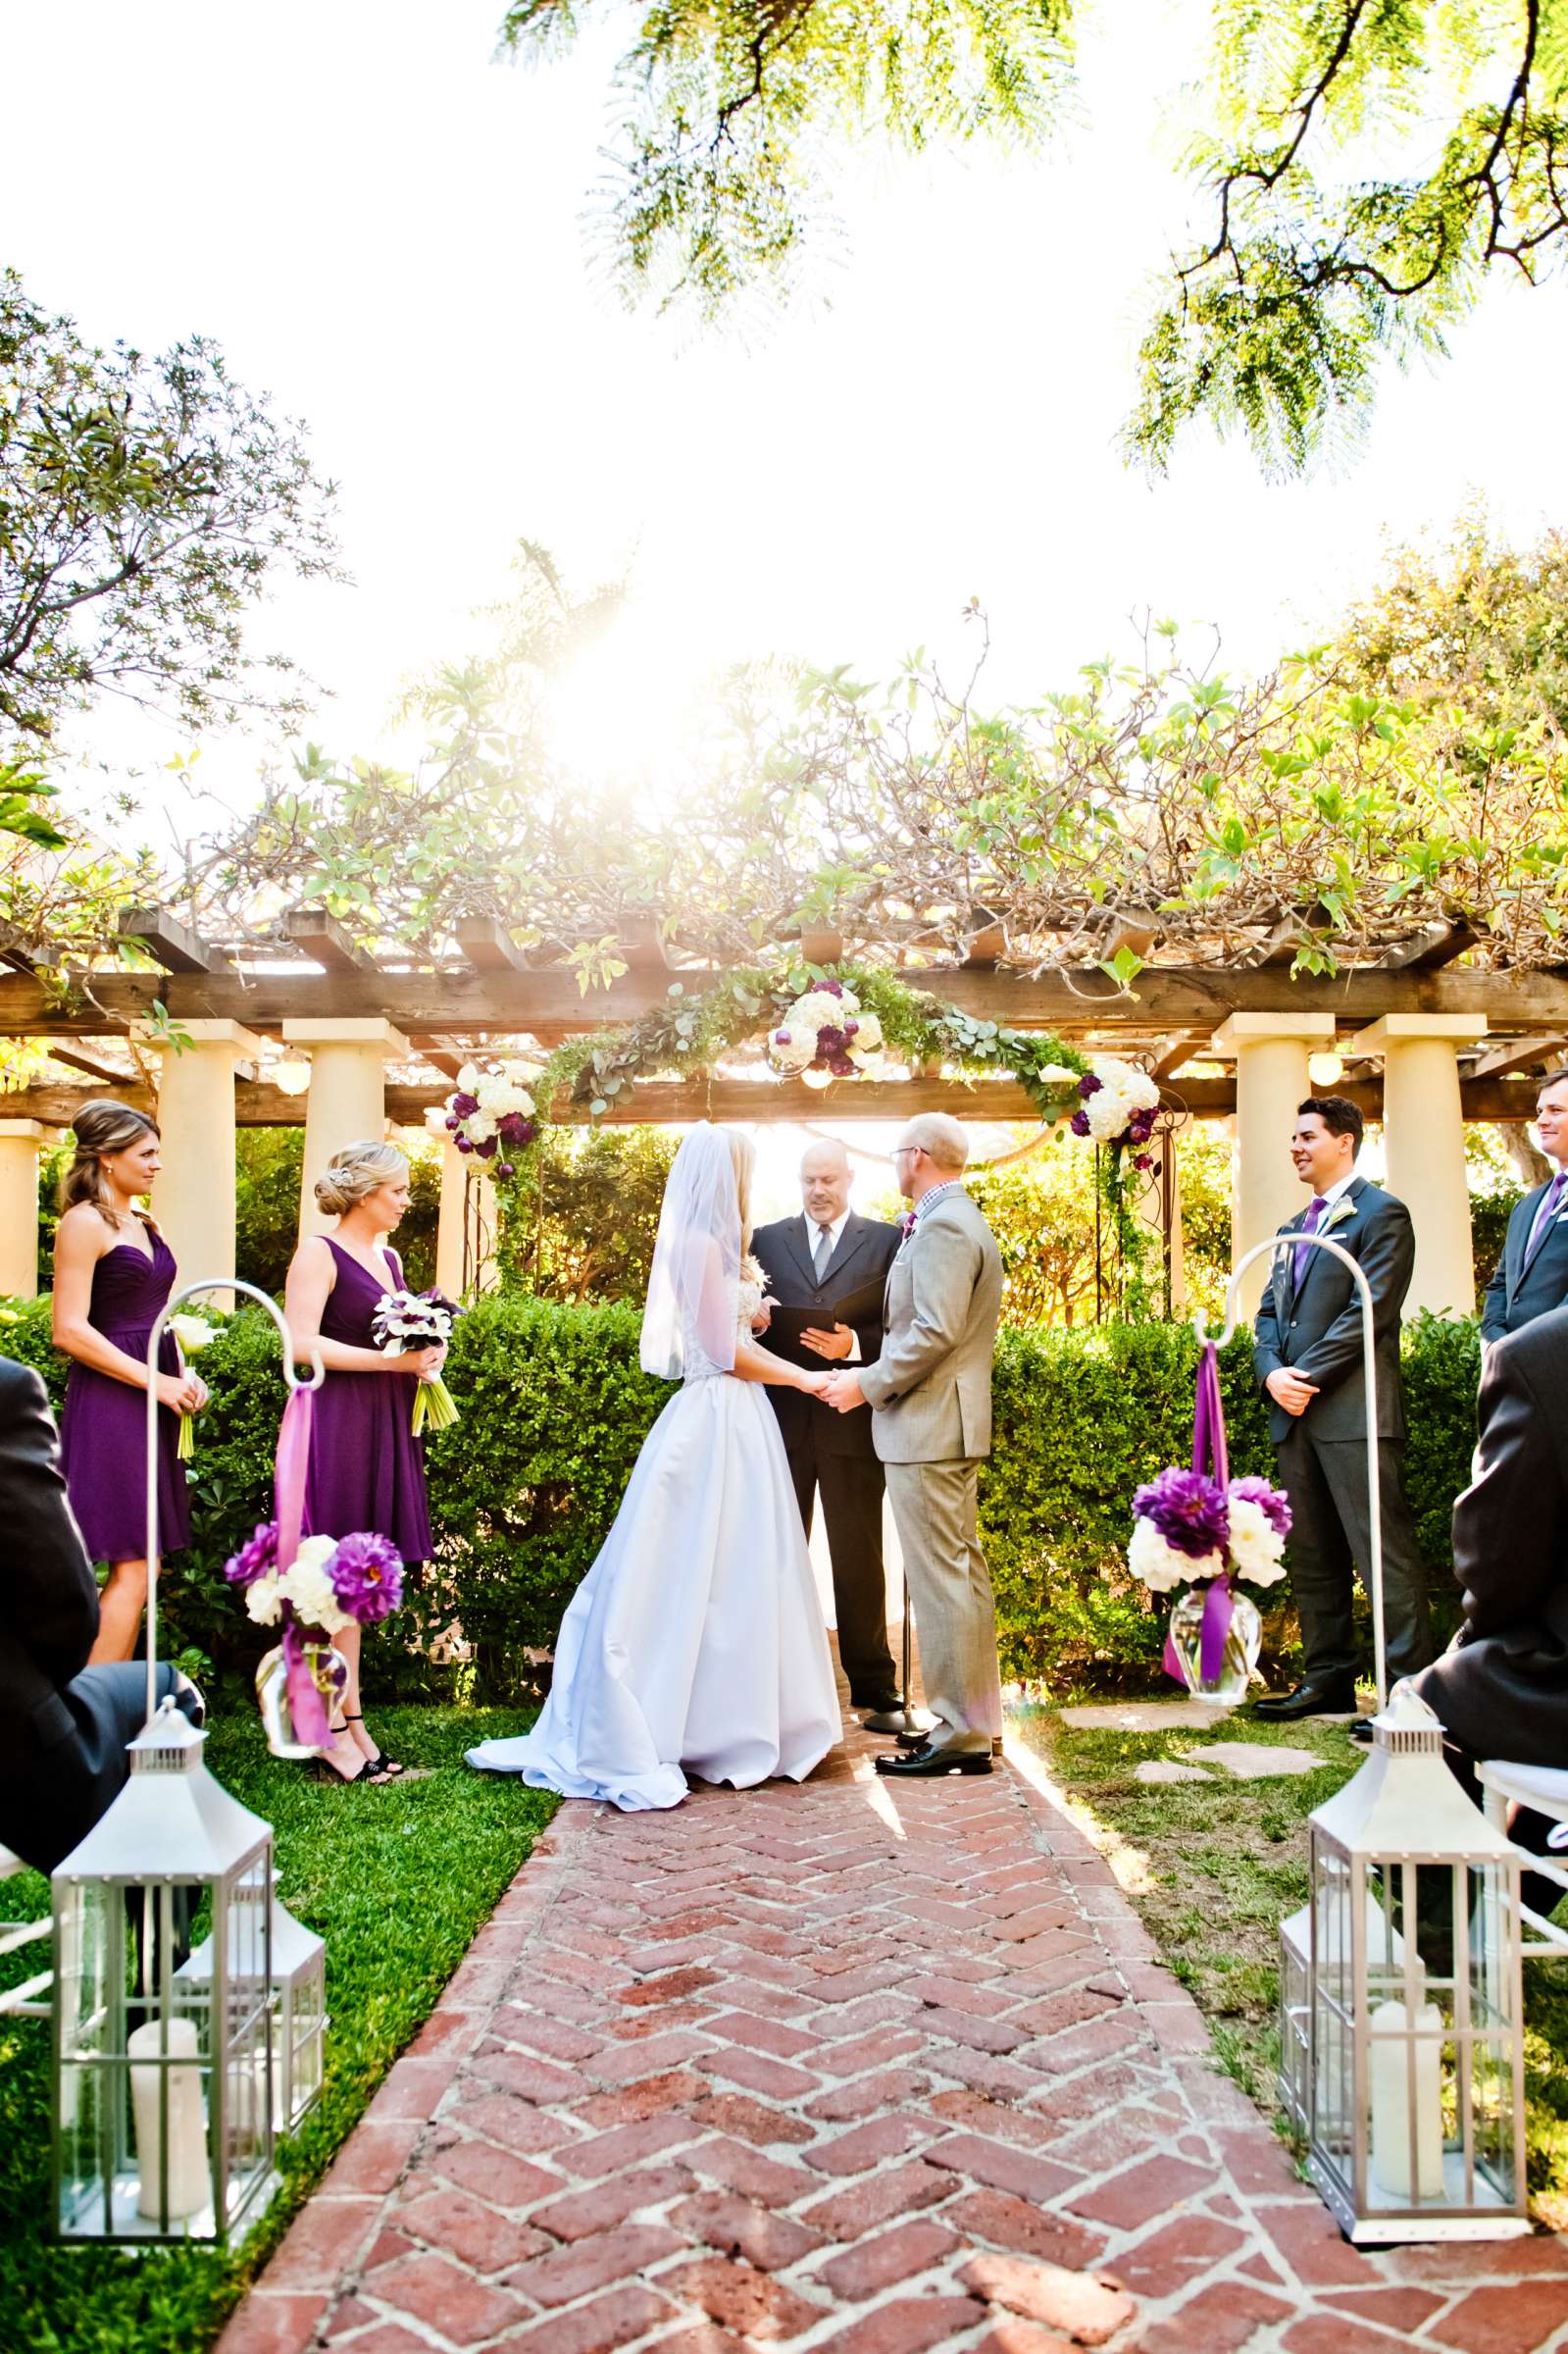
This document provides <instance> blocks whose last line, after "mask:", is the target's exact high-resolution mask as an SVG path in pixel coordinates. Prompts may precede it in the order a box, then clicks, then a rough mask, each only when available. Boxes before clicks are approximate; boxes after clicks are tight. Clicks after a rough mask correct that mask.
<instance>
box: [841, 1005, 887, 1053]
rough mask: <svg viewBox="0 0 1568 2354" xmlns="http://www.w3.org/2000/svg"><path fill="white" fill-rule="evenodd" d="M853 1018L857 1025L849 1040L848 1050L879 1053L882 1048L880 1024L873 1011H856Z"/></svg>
mask: <svg viewBox="0 0 1568 2354" xmlns="http://www.w3.org/2000/svg"><path fill="white" fill-rule="evenodd" d="M854 1018H855V1020H856V1022H857V1023H858V1024H859V1027H858V1029H857V1030H856V1032H855V1035H854V1037H853V1038H852V1039H851V1040H850V1042H849V1049H850V1052H851V1053H855V1052H859V1053H862V1054H876V1053H879V1052H880V1051H881V1049H882V1024H881V1022H880V1021H879V1020H878V1018H877V1016H876V1015H875V1014H874V1013H857V1014H856V1015H855V1017H854Z"/></svg>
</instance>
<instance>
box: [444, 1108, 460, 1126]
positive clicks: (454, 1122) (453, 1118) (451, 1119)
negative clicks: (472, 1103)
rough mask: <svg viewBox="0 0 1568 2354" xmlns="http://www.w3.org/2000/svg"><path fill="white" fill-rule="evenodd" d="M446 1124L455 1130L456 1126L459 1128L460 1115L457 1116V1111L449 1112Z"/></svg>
mask: <svg viewBox="0 0 1568 2354" xmlns="http://www.w3.org/2000/svg"><path fill="white" fill-rule="evenodd" d="M446 1125H447V1127H448V1129H450V1130H453V1131H455V1130H456V1128H457V1126H458V1117H457V1114H456V1112H455V1111H449V1112H448V1113H447V1115H446Z"/></svg>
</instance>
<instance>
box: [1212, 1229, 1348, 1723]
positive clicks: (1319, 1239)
mask: <svg viewBox="0 0 1568 2354" xmlns="http://www.w3.org/2000/svg"><path fill="white" fill-rule="evenodd" d="M1303 1243H1310V1245H1311V1246H1312V1249H1313V1250H1314V1251H1332V1252H1333V1253H1334V1255H1335V1257H1336V1258H1338V1259H1342V1260H1343V1262H1344V1264H1345V1265H1346V1266H1347V1267H1348V1268H1349V1270H1350V1274H1351V1277H1352V1279H1353V1281H1354V1283H1355V1288H1356V1290H1357V1291H1358V1292H1359V1293H1360V1295H1361V1362H1362V1364H1363V1366H1364V1367H1365V1370H1366V1387H1367V1512H1368V1517H1369V1518H1370V1520H1371V1523H1372V1540H1371V1553H1372V1559H1371V1561H1368V1562H1366V1563H1365V1568H1366V1573H1367V1586H1368V1589H1369V1591H1370V1593H1371V1596H1372V1654H1373V1662H1374V1665H1375V1669H1376V1674H1377V1684H1378V1709H1379V1711H1380V1712H1381V1711H1382V1709H1383V1706H1384V1704H1385V1702H1386V1701H1387V1700H1388V1697H1389V1682H1388V1663H1387V1661H1386V1659H1385V1657H1384V1642H1383V1496H1382V1491H1381V1489H1380V1487H1379V1483H1378V1367H1377V1357H1376V1354H1375V1343H1376V1332H1375V1329H1374V1325H1373V1314H1372V1286H1371V1285H1370V1284H1369V1283H1368V1281H1367V1279H1366V1273H1365V1271H1364V1269H1363V1268H1362V1266H1361V1264H1360V1261H1359V1260H1358V1259H1355V1258H1352V1257H1351V1255H1350V1254H1349V1252H1348V1251H1347V1250H1346V1249H1345V1248H1344V1245H1343V1244H1342V1243H1337V1242H1336V1241H1335V1240H1334V1238H1333V1236H1332V1235H1328V1234H1285V1235H1279V1234H1274V1235H1270V1237H1269V1239H1268V1241H1267V1242H1266V1243H1255V1244H1254V1245H1253V1247H1252V1249H1251V1250H1250V1251H1248V1252H1247V1254H1246V1255H1245V1257H1243V1258H1241V1259H1239V1260H1238V1262H1237V1266H1236V1270H1235V1272H1234V1273H1233V1275H1232V1277H1231V1282H1230V1288H1229V1290H1228V1291H1227V1292H1226V1295H1225V1330H1224V1331H1223V1332H1222V1333H1221V1334H1220V1335H1219V1336H1218V1343H1217V1345H1218V1347H1220V1348H1221V1349H1223V1348H1224V1347H1225V1345H1226V1343H1227V1341H1229V1340H1230V1338H1231V1336H1232V1334H1233V1333H1234V1332H1235V1330H1236V1292H1237V1286H1238V1284H1239V1282H1240V1280H1241V1278H1242V1276H1243V1275H1244V1274H1245V1273H1246V1271H1247V1268H1248V1267H1249V1266H1250V1265H1251V1264H1252V1261H1253V1260H1254V1259H1255V1258H1261V1257H1262V1256H1263V1254H1264V1253H1265V1252H1267V1253H1268V1254H1269V1255H1270V1256H1271V1257H1272V1256H1273V1254H1274V1253H1275V1252H1277V1251H1295V1250H1297V1249H1299V1247H1300V1246H1301V1244H1303ZM1192 1329H1193V1330H1194V1332H1195V1333H1196V1334H1197V1337H1198V1339H1199V1341H1200V1342H1201V1341H1207V1340H1209V1339H1210V1338H1211V1337H1213V1336H1211V1334H1210V1332H1209V1330H1208V1318H1207V1316H1205V1315H1204V1313H1203V1311H1202V1309H1201V1308H1200V1309H1199V1310H1198V1312H1197V1314H1196V1315H1195V1316H1194V1317H1193V1318H1192ZM1308 1410H1309V1411H1310V1408H1309V1409H1308Z"/></svg>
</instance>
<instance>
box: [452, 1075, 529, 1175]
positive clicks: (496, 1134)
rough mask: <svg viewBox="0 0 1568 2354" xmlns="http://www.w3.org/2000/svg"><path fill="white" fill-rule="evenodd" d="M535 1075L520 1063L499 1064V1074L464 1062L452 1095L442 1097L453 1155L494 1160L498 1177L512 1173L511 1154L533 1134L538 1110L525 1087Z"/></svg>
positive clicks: (513, 1156)
mask: <svg viewBox="0 0 1568 2354" xmlns="http://www.w3.org/2000/svg"><path fill="white" fill-rule="evenodd" d="M535 1076H536V1074H535V1073H534V1072H533V1071H532V1070H531V1069H530V1067H529V1066H528V1064H526V1063H521V1062H509V1063H503V1064H502V1066H501V1068H500V1069H499V1070H498V1071H481V1069H480V1067H479V1065H478V1063H474V1062H466V1063H465V1064H464V1065H463V1068H462V1069H461V1070H460V1071H459V1072H458V1075H457V1090H456V1093H455V1094H453V1095H450V1096H448V1097H447V1099H446V1125H447V1130H448V1132H449V1134H450V1135H451V1138H452V1141H453V1143H454V1144H455V1145H456V1146H457V1149H458V1151H460V1152H474V1153H477V1154H478V1155H479V1157H480V1159H481V1160H493V1161H494V1162H495V1163H496V1164H497V1165H496V1169H495V1174H496V1176H497V1177H499V1178H503V1179H504V1178H510V1177H515V1176H516V1175H517V1165H516V1155H517V1154H518V1153H519V1152H524V1151H527V1150H528V1148H529V1146H530V1145H531V1144H532V1142H533V1139H534V1138H535V1136H537V1134H538V1122H537V1120H536V1118H535V1116H534V1115H535V1112H536V1109H537V1106H536V1105H535V1103H534V1100H533V1098H532V1097H531V1095H530V1093H529V1091H528V1088H527V1086H526V1085H525V1081H527V1080H529V1079H531V1078H533V1077H535Z"/></svg>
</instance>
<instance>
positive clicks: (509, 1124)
mask: <svg viewBox="0 0 1568 2354" xmlns="http://www.w3.org/2000/svg"><path fill="white" fill-rule="evenodd" d="M495 1126H496V1134H497V1135H498V1136H499V1137H500V1139H501V1142H502V1144H503V1145H526V1144H527V1143H528V1138H527V1137H526V1136H525V1135H524V1133H523V1131H524V1129H525V1128H526V1127H527V1126H528V1121H527V1120H526V1119H525V1118H524V1116H523V1114H522V1112H520V1111H508V1112H503V1113H502V1115H501V1117H500V1119H499V1120H497V1122H496V1124H495Z"/></svg>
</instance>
